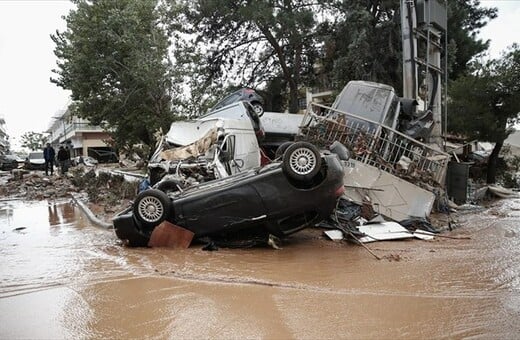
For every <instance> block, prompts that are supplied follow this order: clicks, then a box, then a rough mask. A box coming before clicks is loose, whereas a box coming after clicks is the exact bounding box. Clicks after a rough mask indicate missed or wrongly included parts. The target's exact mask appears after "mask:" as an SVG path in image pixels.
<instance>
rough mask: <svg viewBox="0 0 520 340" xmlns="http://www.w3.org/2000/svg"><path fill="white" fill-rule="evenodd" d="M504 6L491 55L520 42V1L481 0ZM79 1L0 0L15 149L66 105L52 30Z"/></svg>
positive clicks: (1, 75) (0, 51)
mask: <svg viewBox="0 0 520 340" xmlns="http://www.w3.org/2000/svg"><path fill="white" fill-rule="evenodd" d="M481 3H482V5H483V6H487V7H491V6H495V7H498V8H499V14H498V15H499V16H498V18H497V19H495V20H493V21H492V22H491V23H490V24H488V26H487V27H486V28H485V29H484V30H483V31H482V32H481V37H482V38H484V39H491V48H490V56H491V57H498V56H499V55H500V52H501V51H502V50H504V49H505V48H506V47H507V46H509V45H511V44H512V43H514V42H517V43H520V39H519V35H518V33H517V32H520V0H498V1H497V0H481ZM72 7H73V6H72V5H71V4H70V2H69V1H68V0H0V116H2V117H4V118H5V121H6V126H5V127H6V130H7V132H8V134H9V135H10V136H11V144H12V147H13V149H16V148H17V145H18V141H19V138H20V136H21V135H22V134H24V133H25V132H28V131H36V132H43V131H45V130H46V129H47V127H48V126H49V124H50V122H51V119H52V117H53V116H54V115H56V113H57V112H58V111H60V110H63V109H65V107H66V105H67V103H68V96H69V93H68V92H66V91H64V90H62V89H61V88H59V87H57V86H56V85H54V84H52V83H51V82H50V81H49V79H50V78H51V77H52V76H53V73H52V72H51V70H52V69H53V68H55V67H56V58H55V56H54V53H53V49H54V44H53V42H52V40H51V39H50V37H49V36H50V34H52V33H54V32H55V31H56V29H58V30H60V31H63V30H64V29H65V23H64V20H63V19H62V18H61V17H62V16H63V15H66V14H67V13H68V12H69V10H70V9H71V8H72Z"/></svg>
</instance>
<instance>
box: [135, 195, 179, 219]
mask: <svg viewBox="0 0 520 340" xmlns="http://www.w3.org/2000/svg"><path fill="white" fill-rule="evenodd" d="M171 209H172V208H171V201H170V198H169V197H168V196H167V195H166V194H165V193H164V192H162V191H160V190H156V189H149V190H145V191H143V192H141V193H140V194H139V195H137V197H136V199H135V201H134V206H133V212H134V216H135V217H136V218H137V220H138V221H139V222H141V224H142V225H143V226H144V227H154V226H156V225H158V224H159V223H161V222H162V221H164V220H165V219H166V218H167V217H168V216H169V215H170V211H171Z"/></svg>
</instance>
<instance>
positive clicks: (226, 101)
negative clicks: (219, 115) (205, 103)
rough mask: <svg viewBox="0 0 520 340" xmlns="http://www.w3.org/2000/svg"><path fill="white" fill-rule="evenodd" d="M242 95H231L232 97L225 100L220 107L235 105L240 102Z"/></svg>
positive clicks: (236, 93)
mask: <svg viewBox="0 0 520 340" xmlns="http://www.w3.org/2000/svg"><path fill="white" fill-rule="evenodd" d="M240 96H241V95H240V93H238V92H235V93H233V94H231V95H230V96H228V97H227V98H224V100H222V101H221V102H220V104H219V106H220V107H221V106H226V105H228V104H231V103H234V102H236V101H238V100H239V99H240Z"/></svg>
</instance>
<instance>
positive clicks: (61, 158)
mask: <svg viewBox="0 0 520 340" xmlns="http://www.w3.org/2000/svg"><path fill="white" fill-rule="evenodd" d="M69 161H70V154H69V151H68V150H66V149H65V148H64V147H63V146H60V149H59V150H58V163H59V164H60V169H61V174H62V175H65V173H66V172H67V170H68V168H69V164H68V163H69Z"/></svg>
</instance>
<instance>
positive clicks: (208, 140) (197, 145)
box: [160, 128, 218, 161]
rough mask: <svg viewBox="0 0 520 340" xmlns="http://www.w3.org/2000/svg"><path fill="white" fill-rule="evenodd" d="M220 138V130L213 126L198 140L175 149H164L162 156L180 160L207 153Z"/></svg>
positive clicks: (168, 159)
mask: <svg viewBox="0 0 520 340" xmlns="http://www.w3.org/2000/svg"><path fill="white" fill-rule="evenodd" d="M217 139H218V130H217V128H213V129H211V130H210V131H208V133H206V134H205V135H204V137H202V138H201V139H199V140H197V141H196V142H194V143H192V144H190V145H186V146H181V147H177V148H173V149H168V150H164V151H162V152H161V153H160V157H161V158H162V159H163V160H167V161H178V160H184V159H188V158H192V157H198V156H201V155H203V154H205V153H206V152H207V151H208V150H209V148H210V147H211V146H212V145H213V144H215V143H216V141H217Z"/></svg>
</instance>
